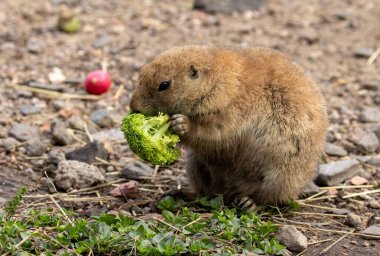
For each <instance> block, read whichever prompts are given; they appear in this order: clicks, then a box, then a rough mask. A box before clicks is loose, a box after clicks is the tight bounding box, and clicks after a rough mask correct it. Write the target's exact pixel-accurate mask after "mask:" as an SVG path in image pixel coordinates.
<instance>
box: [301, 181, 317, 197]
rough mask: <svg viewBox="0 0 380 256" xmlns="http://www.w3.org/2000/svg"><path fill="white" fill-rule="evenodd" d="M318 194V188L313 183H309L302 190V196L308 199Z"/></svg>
mask: <svg viewBox="0 0 380 256" xmlns="http://www.w3.org/2000/svg"><path fill="white" fill-rule="evenodd" d="M318 192H319V187H318V186H317V185H315V183H314V182H309V183H308V184H307V185H306V187H304V188H303V190H302V195H303V196H306V197H309V196H312V195H314V194H317V193H318Z"/></svg>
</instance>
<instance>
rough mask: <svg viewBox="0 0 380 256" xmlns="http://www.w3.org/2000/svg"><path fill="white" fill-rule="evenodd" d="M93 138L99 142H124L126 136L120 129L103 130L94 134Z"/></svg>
mask: <svg viewBox="0 0 380 256" xmlns="http://www.w3.org/2000/svg"><path fill="white" fill-rule="evenodd" d="M92 138H93V139H94V140H98V141H105V140H115V141H119V140H123V139H124V134H123V133H122V132H121V131H120V129H119V128H115V129H109V130H103V131H100V132H97V133H94V134H92Z"/></svg>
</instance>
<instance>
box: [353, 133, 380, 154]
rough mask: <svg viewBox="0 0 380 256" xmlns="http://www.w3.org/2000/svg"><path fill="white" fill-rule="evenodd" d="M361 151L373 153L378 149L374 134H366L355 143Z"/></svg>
mask: <svg viewBox="0 0 380 256" xmlns="http://www.w3.org/2000/svg"><path fill="white" fill-rule="evenodd" d="M356 144H357V145H358V146H359V147H360V148H361V149H362V150H364V151H366V152H368V153H373V152H375V151H376V149H377V148H378V147H379V139H378V138H377V136H376V134H375V133H374V132H370V133H366V134H365V135H364V136H363V137H362V138H361V139H360V140H359V141H358V142H357V143H356Z"/></svg>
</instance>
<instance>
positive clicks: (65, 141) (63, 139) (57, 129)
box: [51, 121, 74, 146]
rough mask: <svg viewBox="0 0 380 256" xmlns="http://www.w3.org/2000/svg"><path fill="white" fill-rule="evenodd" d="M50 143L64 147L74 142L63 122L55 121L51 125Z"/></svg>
mask: <svg viewBox="0 0 380 256" xmlns="http://www.w3.org/2000/svg"><path fill="white" fill-rule="evenodd" d="M51 135H52V142H53V144H54V145H58V146H66V145H70V144H72V143H73V142H74V137H73V135H71V134H70V133H69V132H68V131H67V129H66V125H65V124H64V123H63V122H60V121H55V122H53V124H52V125H51Z"/></svg>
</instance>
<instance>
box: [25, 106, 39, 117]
mask: <svg viewBox="0 0 380 256" xmlns="http://www.w3.org/2000/svg"><path fill="white" fill-rule="evenodd" d="M20 112H21V114H22V115H24V116H28V115H34V114H38V113H40V112H41V108H40V107H38V106H35V105H22V106H21V107H20Z"/></svg>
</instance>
